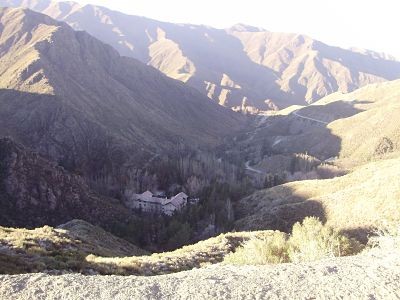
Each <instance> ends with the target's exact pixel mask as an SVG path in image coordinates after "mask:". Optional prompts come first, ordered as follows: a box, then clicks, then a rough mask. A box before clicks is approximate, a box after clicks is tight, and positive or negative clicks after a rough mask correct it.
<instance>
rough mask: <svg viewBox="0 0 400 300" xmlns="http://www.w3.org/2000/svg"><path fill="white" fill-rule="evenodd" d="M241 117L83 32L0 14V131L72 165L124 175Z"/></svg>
mask: <svg viewBox="0 0 400 300" xmlns="http://www.w3.org/2000/svg"><path fill="white" fill-rule="evenodd" d="M243 121H244V119H243V117H242V116H241V115H239V114H237V113H234V112H232V111H230V110H228V109H226V108H223V107H221V106H219V105H216V104H215V103H212V102H211V101H209V100H208V99H207V97H205V96H203V95H202V94H201V93H199V92H198V91H196V90H194V89H192V88H189V87H187V86H185V85H184V84H183V83H181V82H179V81H176V80H173V79H170V78H168V77H167V76H165V75H163V74H162V73H161V72H159V71H157V70H155V69H154V68H151V67H149V66H146V65H144V64H142V63H141V62H138V61H137V60H135V59H132V58H127V57H121V56H120V55H119V54H118V52H117V51H115V50H114V49H112V48H111V47H110V46H108V45H106V44H103V43H102V42H100V41H98V40H97V39H95V38H93V37H92V36H90V35H89V34H87V33H86V32H77V31H74V30H72V28H71V27H69V26H68V25H67V24H65V23H60V22H57V21H55V20H53V19H51V18H50V17H48V16H45V15H43V14H39V13H36V12H33V11H30V10H24V9H12V8H4V9H1V10H0V135H3V136H5V135H9V136H12V137H13V138H14V139H16V140H17V141H19V142H21V143H23V144H24V145H26V146H28V147H31V148H33V149H34V150H37V151H38V152H39V153H40V154H41V155H43V156H44V157H47V158H50V159H52V160H54V161H56V162H58V163H60V164H61V165H62V166H64V167H65V168H67V169H68V170H70V171H74V172H79V173H81V174H84V175H86V177H88V178H96V177H99V176H110V174H111V173H110V172H114V173H113V176H112V178H113V179H112V180H117V177H118V176H125V178H126V174H122V173H123V172H122V171H121V167H122V166H124V165H125V166H127V165H129V166H134V167H140V166H141V165H144V164H145V163H146V161H148V160H149V159H150V158H151V157H154V156H155V155H157V154H159V153H162V152H168V151H175V150H176V149H179V147H180V145H186V146H188V147H191V148H192V149H196V148H200V149H208V148H212V147H214V146H216V145H218V144H220V143H221V142H222V139H223V138H224V137H225V136H229V135H230V134H232V133H234V132H235V131H236V130H238V129H240V128H241V127H242V126H243ZM121 174H122V175H121ZM126 180H127V179H125V181H126Z"/></svg>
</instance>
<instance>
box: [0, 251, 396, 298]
mask: <svg viewBox="0 0 400 300" xmlns="http://www.w3.org/2000/svg"><path fill="white" fill-rule="evenodd" d="M0 299H96V300H99V299H400V256H399V254H398V253H383V252H382V251H375V252H374V253H368V254H362V255H359V256H355V257H346V258H336V259H328V260H324V261H321V262H317V263H307V264H282V265H275V266H245V267H234V266H221V265H213V266H210V267H207V268H204V269H196V270H192V271H187V272H181V273H177V274H171V275H163V276H154V277H137V276H129V277H120V276H83V275H79V274H67V275H62V276H50V275H48V274H27V275H17V276H0Z"/></svg>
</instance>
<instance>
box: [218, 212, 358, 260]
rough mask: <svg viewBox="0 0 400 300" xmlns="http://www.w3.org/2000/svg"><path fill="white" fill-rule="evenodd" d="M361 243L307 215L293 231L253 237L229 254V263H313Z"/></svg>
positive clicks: (343, 253)
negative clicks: (287, 233)
mask: <svg viewBox="0 0 400 300" xmlns="http://www.w3.org/2000/svg"><path fill="white" fill-rule="evenodd" d="M361 249H362V246H361V244H360V243H358V242H357V241H356V240H353V239H350V238H348V237H346V236H345V235H342V234H340V233H339V232H338V231H336V230H334V229H333V228H330V227H327V226H324V225H323V224H322V223H321V222H320V221H319V220H318V219H317V218H314V217H311V218H306V219H305V220H304V221H303V223H302V224H301V223H296V224H295V225H294V226H293V231H292V234H291V235H290V236H289V235H286V234H284V233H281V232H275V234H274V235H273V236H272V237H268V238H266V239H263V240H261V239H253V240H250V241H249V242H247V243H246V244H244V245H243V246H242V247H240V248H238V249H237V250H236V251H235V252H234V253H231V254H229V255H227V256H226V257H225V259H224V263H227V264H239V265H242V264H251V265H258V264H270V263H286V262H309V261H315V260H319V259H323V258H328V257H336V256H347V255H353V254H356V253H359V252H360V251H361Z"/></svg>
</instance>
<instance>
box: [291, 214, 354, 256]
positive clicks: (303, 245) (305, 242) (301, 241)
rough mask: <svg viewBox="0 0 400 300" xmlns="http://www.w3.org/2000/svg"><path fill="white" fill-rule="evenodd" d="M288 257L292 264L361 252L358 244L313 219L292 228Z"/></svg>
mask: <svg viewBox="0 0 400 300" xmlns="http://www.w3.org/2000/svg"><path fill="white" fill-rule="evenodd" d="M288 243H289V251H288V255H289V258H290V261H292V262H307V261H315V260H319V259H323V258H328V257H336V256H348V255H352V254H355V253H357V252H359V251H360V250H361V246H360V244H359V243H358V242H357V241H355V240H353V239H350V238H348V237H346V236H345V235H343V234H340V233H339V232H338V231H337V230H335V229H333V228H332V227H328V226H324V225H323V224H322V223H321V221H319V220H318V219H317V218H315V217H310V218H306V219H304V221H303V223H302V224H300V223H296V224H295V225H294V226H293V230H292V235H291V236H290V238H289V241H288Z"/></svg>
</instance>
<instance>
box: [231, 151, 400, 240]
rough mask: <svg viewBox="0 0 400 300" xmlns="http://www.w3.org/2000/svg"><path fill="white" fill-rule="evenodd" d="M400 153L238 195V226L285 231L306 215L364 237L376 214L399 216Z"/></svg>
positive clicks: (396, 218)
mask: <svg viewBox="0 0 400 300" xmlns="http://www.w3.org/2000/svg"><path fill="white" fill-rule="evenodd" d="M399 178H400V159H392V160H384V161H378V162H372V163H370V164H367V165H365V166H362V167H359V168H357V169H356V170H355V171H354V172H352V173H350V174H348V175H345V176H342V177H338V178H334V179H328V180H310V181H300V182H293V183H288V184H284V185H281V186H277V187H274V188H272V189H267V190H263V191H258V192H256V193H254V194H253V195H251V196H249V197H247V198H244V199H242V200H240V202H239V203H238V206H237V215H238V220H237V221H236V223H235V227H236V230H240V231H249V230H266V229H274V230H281V231H287V232H289V231H290V230H291V226H292V225H293V224H294V223H296V222H298V221H301V220H303V219H304V218H305V217H307V216H318V217H320V218H321V220H323V221H324V222H325V221H326V224H327V225H328V226H331V227H333V228H336V229H338V230H341V231H345V232H351V233H352V234H354V236H355V237H359V238H363V239H364V240H365V238H366V236H367V234H368V233H369V232H371V230H373V229H374V228H378V227H379V225H380V220H383V219H385V220H388V221H400V201H399V199H400V182H399V180H398V179H399Z"/></svg>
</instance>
